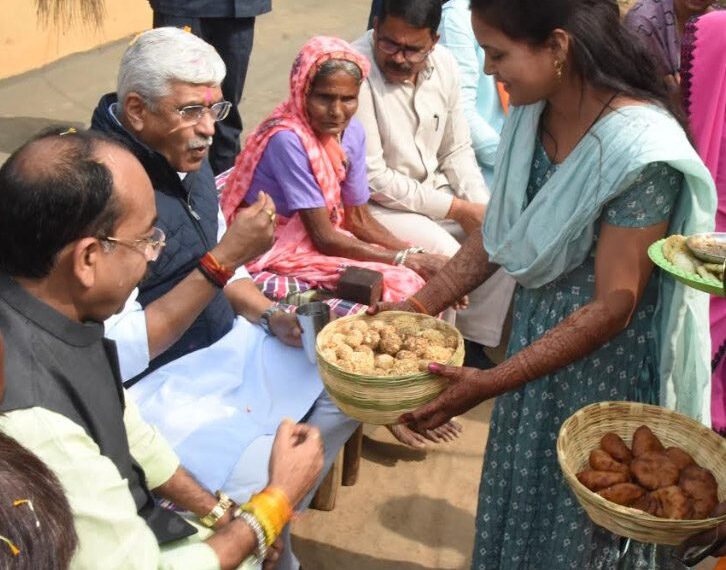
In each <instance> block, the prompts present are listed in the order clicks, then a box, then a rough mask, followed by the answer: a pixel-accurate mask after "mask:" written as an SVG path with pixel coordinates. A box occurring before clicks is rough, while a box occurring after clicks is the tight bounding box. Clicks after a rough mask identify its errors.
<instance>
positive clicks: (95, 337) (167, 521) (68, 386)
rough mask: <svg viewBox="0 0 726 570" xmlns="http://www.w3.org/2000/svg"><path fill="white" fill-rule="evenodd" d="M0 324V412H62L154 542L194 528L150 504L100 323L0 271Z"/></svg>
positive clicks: (112, 357) (110, 344)
mask: <svg viewBox="0 0 726 570" xmlns="http://www.w3.org/2000/svg"><path fill="white" fill-rule="evenodd" d="M0 330H2V334H3V336H4V337H5V395H4V397H3V399H2V401H1V402H0V412H10V411H13V410H22V409H28V408H33V407H40V408H44V409H47V410H50V411H52V412H55V413H57V414H60V415H62V416H65V417H67V418H68V419H69V420H71V421H72V422H74V423H75V424H77V425H79V426H81V427H82V428H83V429H84V430H85V432H86V433H87V434H88V436H89V437H90V438H91V439H93V441H95V442H96V444H97V445H98V447H99V450H100V452H101V455H104V456H105V457H107V458H108V459H110V460H111V461H112V462H113V463H114V465H116V468H117V469H118V471H119V473H120V475H121V477H122V478H123V479H126V481H127V482H128V485H129V491H130V492H131V495H132V497H133V499H134V503H135V504H136V509H137V512H138V513H139V516H141V517H142V518H143V519H144V520H145V521H146V523H147V524H148V526H149V527H150V528H151V530H152V531H153V532H154V535H155V536H156V538H157V540H158V541H159V542H160V543H164V542H169V541H172V540H177V539H179V538H183V537H185V536H189V535H191V534H194V533H195V532H196V530H195V529H194V527H192V526H191V525H189V524H188V523H187V522H186V521H185V520H184V519H183V518H181V517H180V516H179V515H177V514H176V513H173V512H171V511H168V510H165V509H162V508H161V507H159V506H157V505H156V503H155V501H154V498H153V496H152V495H151V492H150V491H149V488H148V486H147V483H146V476H145V475H144V471H143V469H142V468H141V467H140V466H139V464H138V463H136V461H135V460H134V459H133V457H132V456H131V452H130V451H129V443H128V437H127V434H126V427H125V425H124V422H123V414H124V398H123V388H122V386H121V376H120V374H119V369H118V359H117V356H116V347H115V344H114V343H113V341H110V340H107V339H105V338H103V325H101V324H98V323H87V324H84V323H79V322H75V321H71V320H69V319H67V318H66V317H65V316H63V315H62V314H60V313H59V312H57V311H56V310H55V309H53V308H51V307H50V306H48V305H46V304H45V303H43V302H42V301H40V300H39V299H37V298H36V297H34V296H32V295H31V294H30V293H28V292H27V291H25V289H23V288H22V287H21V286H20V285H19V284H18V283H17V282H16V281H15V280H14V279H12V278H11V277H9V276H8V275H6V274H3V273H0ZM31 451H33V450H32V449H31ZM68 461H73V458H72V457H69V458H68Z"/></svg>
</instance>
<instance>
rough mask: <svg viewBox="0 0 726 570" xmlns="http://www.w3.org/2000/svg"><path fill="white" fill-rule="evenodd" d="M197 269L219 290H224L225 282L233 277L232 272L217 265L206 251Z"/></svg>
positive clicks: (214, 259)
mask: <svg viewBox="0 0 726 570" xmlns="http://www.w3.org/2000/svg"><path fill="white" fill-rule="evenodd" d="M197 267H198V268H199V271H201V272H202V275H204V276H205V277H206V278H207V279H208V280H209V281H210V282H211V283H212V284H213V285H216V286H217V287H219V288H220V289H224V286H225V285H227V282H228V281H229V280H230V279H232V276H233V275H234V271H233V270H231V269H229V268H228V267H225V266H224V265H222V264H221V263H219V261H217V259H216V258H215V257H214V256H213V255H212V252H211V251H208V252H207V253H205V254H204V255H203V256H202V258H201V259H200V260H199V265H198V266H197Z"/></svg>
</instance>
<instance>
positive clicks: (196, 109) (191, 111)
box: [176, 101, 232, 123]
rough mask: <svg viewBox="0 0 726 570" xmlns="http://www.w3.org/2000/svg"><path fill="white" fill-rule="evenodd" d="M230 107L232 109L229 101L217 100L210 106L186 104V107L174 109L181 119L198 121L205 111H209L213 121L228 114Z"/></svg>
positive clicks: (189, 121)
mask: <svg viewBox="0 0 726 570" xmlns="http://www.w3.org/2000/svg"><path fill="white" fill-rule="evenodd" d="M230 109H232V103H230V102H229V101H219V102H218V103H215V104H214V105H212V106H211V107H206V106H204V105H187V106H186V107H181V108H178V109H176V112H177V113H179V116H180V117H181V119H182V121H185V122H188V123H198V122H199V121H201V120H202V117H203V116H204V115H205V114H206V113H209V114H210V115H211V117H212V119H214V120H215V121H222V120H224V119H225V118H226V117H227V115H229V111H230Z"/></svg>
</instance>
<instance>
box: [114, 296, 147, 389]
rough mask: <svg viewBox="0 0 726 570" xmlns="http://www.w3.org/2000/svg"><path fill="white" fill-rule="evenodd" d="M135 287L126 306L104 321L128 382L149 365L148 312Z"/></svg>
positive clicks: (123, 379)
mask: <svg viewBox="0 0 726 570" xmlns="http://www.w3.org/2000/svg"><path fill="white" fill-rule="evenodd" d="M138 295H139V290H138V289H134V290H133V292H132V293H131V296H130V297H129V298H128V300H127V301H126V304H125V305H124V308H123V309H122V310H121V312H120V313H117V314H115V315H113V316H111V317H109V318H108V319H106V321H105V322H104V323H103V325H104V328H105V329H106V338H109V339H111V340H113V341H114V342H115V343H116V351H117V352H118V361H119V366H120V368H121V380H122V381H124V382H126V381H127V380H130V379H131V378H133V377H134V376H136V375H137V374H141V373H142V372H143V371H144V370H146V369H147V368H148V366H149V361H150V358H149V337H148V335H147V332H146V314H145V313H144V309H143V308H142V307H141V305H140V304H139V302H138V301H137V300H136V298H137V297H138Z"/></svg>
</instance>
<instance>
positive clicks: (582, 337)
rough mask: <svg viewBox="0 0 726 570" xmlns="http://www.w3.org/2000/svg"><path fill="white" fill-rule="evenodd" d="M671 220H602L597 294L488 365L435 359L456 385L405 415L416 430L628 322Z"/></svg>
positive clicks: (574, 355)
mask: <svg viewBox="0 0 726 570" xmlns="http://www.w3.org/2000/svg"><path fill="white" fill-rule="evenodd" d="M667 226H668V223H667V222H662V223H659V224H656V225H652V226H648V227H645V228H625V227H617V226H610V225H607V224H603V225H602V230H601V233H600V239H599V242H598V246H597V253H596V258H595V294H594V296H593V299H592V300H591V301H590V302H589V303H588V304H587V305H585V306H584V307H582V308H581V309H578V310H577V311H575V312H573V313H572V314H571V315H570V316H569V317H567V318H566V319H565V320H563V321H562V322H561V323H560V324H558V325H557V326H556V327H554V328H553V329H551V330H549V331H547V332H546V333H545V334H544V335H543V336H542V337H541V338H539V339H538V340H536V341H535V342H533V343H532V344H530V345H529V346H528V347H526V348H524V349H522V350H521V351H520V352H518V353H517V354H516V355H514V356H512V357H511V358H509V359H508V360H505V361H504V362H503V363H502V364H500V365H499V366H496V367H495V368H492V369H489V370H479V369H477V368H457V367H445V366H440V365H437V364H432V365H431V370H432V371H433V372H437V373H440V374H442V375H443V376H445V377H447V378H449V379H450V380H451V385H450V386H449V387H447V389H446V390H445V391H444V392H443V393H442V394H441V395H440V396H439V397H438V398H437V399H436V400H434V401H433V402H432V403H431V404H428V405H426V406H423V407H422V408H419V409H418V410H416V411H414V412H413V413H411V414H406V415H404V416H403V417H402V418H401V419H402V421H404V422H406V423H408V424H410V425H411V427H413V428H414V429H416V430H417V431H421V430H425V429H431V428H433V427H436V426H439V425H441V424H442V423H444V422H445V421H447V420H448V419H449V418H451V417H453V416H455V415H459V414H461V413H463V412H465V411H467V410H469V409H470V408H472V407H474V406H475V405H477V404H478V403H480V402H482V401H484V400H487V399H489V398H493V397H495V396H498V395H500V394H503V393H505V392H508V391H510V390H516V389H517V388H519V387H521V386H523V385H524V384H526V383H527V382H531V381H532V380H536V379H538V378H541V377H542V376H545V375H547V374H551V373H553V372H555V371H556V370H559V369H561V368H563V367H565V366H567V365H568V364H570V363H572V362H575V361H577V360H580V359H581V358H583V357H585V356H587V355H588V354H590V353H591V352H593V351H595V350H597V349H598V348H600V347H601V346H602V345H603V344H605V343H606V342H608V341H609V340H610V339H611V338H613V337H614V336H616V335H617V334H618V333H620V332H621V331H622V330H623V329H625V328H626V327H627V326H628V323H629V322H630V318H631V316H632V314H633V312H634V311H635V308H636V307H637V305H638V302H639V301H640V298H641V296H642V294H643V290H644V289H645V285H646V283H647V282H648V279H649V278H650V275H651V273H652V271H653V264H652V262H651V261H650V259H648V254H647V249H648V246H649V245H650V244H651V243H653V242H654V241H656V240H658V239H659V238H661V237H662V236H663V235H664V234H665V231H666V228H667Z"/></svg>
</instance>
